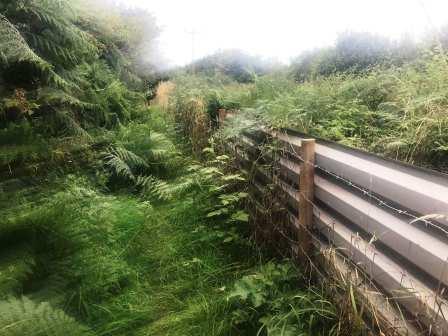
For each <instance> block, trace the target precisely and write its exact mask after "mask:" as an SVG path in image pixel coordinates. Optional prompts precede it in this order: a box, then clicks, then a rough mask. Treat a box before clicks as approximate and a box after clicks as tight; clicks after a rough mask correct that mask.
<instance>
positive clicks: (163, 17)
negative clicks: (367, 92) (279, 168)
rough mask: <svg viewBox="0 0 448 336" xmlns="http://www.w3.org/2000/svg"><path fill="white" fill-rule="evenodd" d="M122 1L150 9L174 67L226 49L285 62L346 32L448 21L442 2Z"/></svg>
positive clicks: (410, 31)
mask: <svg viewBox="0 0 448 336" xmlns="http://www.w3.org/2000/svg"><path fill="white" fill-rule="evenodd" d="M121 2H124V3H126V4H128V5H130V6H138V7H142V8H147V9H149V10H150V11H151V12H152V13H154V15H155V16H156V18H157V21H158V23H159V24H160V25H161V27H162V29H163V32H162V35H161V37H160V42H161V48H162V51H163V52H164V53H165V54H166V55H167V57H168V58H169V60H170V61H171V63H172V64H176V65H183V64H186V63H188V62H190V61H191V60H192V57H194V58H200V57H203V56H205V55H208V54H211V53H213V52H215V51H217V50H220V49H229V48H236V49H242V50H245V51H247V52H249V53H252V54H257V55H261V56H264V57H269V58H277V59H278V60H280V61H283V62H288V61H289V60H290V59H291V58H292V57H294V56H297V55H298V54H299V53H300V52H302V51H304V50H309V49H312V48H316V47H322V46H326V45H330V44H332V43H333V41H334V40H335V38H336V37H337V35H338V33H341V32H344V31H347V30H350V31H352V30H353V31H368V32H372V33H377V34H381V35H385V36H389V37H391V38H402V37H404V36H405V37H409V36H412V37H415V38H419V37H421V36H422V35H424V34H427V33H429V32H431V31H434V30H437V29H438V28H439V27H441V26H442V25H444V24H447V22H446V19H444V16H445V15H444V14H445V13H446V12H447V10H448V2H447V1H443V0H395V1H387V0H378V1H366V0H361V1H359V0H358V1H357V0H346V1H338V2H336V1H328V0H316V1H297V0H281V1H272V0H261V1H253V0H249V1H237V0H228V1H225V2H224V1H222V2H221V1H216V0H212V1H210V0H208V1H206V0H196V1H176V0H165V1H160V2H156V1H146V0H122V1H121ZM192 33H193V34H192ZM192 49H193V50H192Z"/></svg>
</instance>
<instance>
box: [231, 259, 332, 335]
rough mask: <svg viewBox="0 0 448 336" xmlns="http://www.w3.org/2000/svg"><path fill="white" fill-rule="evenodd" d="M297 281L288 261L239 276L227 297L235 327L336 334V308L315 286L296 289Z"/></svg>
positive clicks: (263, 331) (258, 331) (297, 275)
mask: <svg viewBox="0 0 448 336" xmlns="http://www.w3.org/2000/svg"><path fill="white" fill-rule="evenodd" d="M299 281H300V272H299V271H298V270H297V269H296V267H294V265H293V264H292V263H291V262H290V261H285V262H282V263H275V262H268V263H266V264H264V265H262V266H261V267H260V268H259V269H257V270H256V271H255V272H253V273H251V274H249V275H246V276H244V277H242V278H241V279H240V280H238V281H237V282H235V284H234V286H233V288H232V290H231V291H230V293H229V294H228V296H227V300H228V301H229V303H230V304H231V306H232V308H233V310H232V322H233V324H234V326H235V327H237V328H239V329H241V328H243V329H245V330H251V331H252V332H253V333H254V334H255V333H256V335H268V336H277V335H282V336H293V335H294V336H297V335H310V336H311V335H333V334H337V330H336V327H337V315H336V308H335V307H334V306H333V305H332V303H331V302H329V301H327V300H325V299H324V297H323V296H322V294H321V293H320V292H319V291H317V290H316V289H313V288H310V287H306V288H304V289H303V290H301V289H298V288H297V284H298V283H299Z"/></svg>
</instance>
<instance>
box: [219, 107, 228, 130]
mask: <svg viewBox="0 0 448 336" xmlns="http://www.w3.org/2000/svg"><path fill="white" fill-rule="evenodd" d="M226 117H227V110H226V109H223V108H220V109H219V110H218V122H219V127H221V126H222V124H223V122H224V120H225V119H226Z"/></svg>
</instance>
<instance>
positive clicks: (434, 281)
mask: <svg viewBox="0 0 448 336" xmlns="http://www.w3.org/2000/svg"><path fill="white" fill-rule="evenodd" d="M305 138H306V136H305V135H303V134H300V133H297V132H294V131H291V130H283V131H272V130H260V131H257V132H251V133H246V134H245V135H244V136H243V137H242V138H241V139H239V141H238V143H237V144H236V146H235V147H234V148H233V150H235V154H236V156H237V157H238V158H239V162H240V163H241V167H244V168H246V169H247V168H248V167H251V169H252V170H254V171H255V172H256V175H258V176H259V177H258V181H254V183H255V184H257V186H256V190H257V193H261V192H262V186H261V187H260V184H264V185H266V184H269V183H271V184H275V185H276V186H277V187H278V189H279V190H280V191H281V192H282V193H283V194H284V197H282V201H283V202H284V203H285V204H284V207H285V209H286V210H285V211H286V212H287V213H288V218H289V219H290V222H291V225H292V226H293V227H296V229H297V230H298V232H299V235H298V244H297V245H298V246H296V248H297V249H299V250H300V249H303V246H302V245H303V244H306V241H308V240H310V241H313V243H314V246H316V247H317V248H318V249H319V250H320V251H321V252H322V253H321V255H322V256H325V258H324V259H325V260H327V262H326V265H327V266H328V265H329V264H331V265H332V266H333V267H335V268H336V269H339V271H340V269H341V267H342V266H341V265H342V264H343V266H344V267H347V265H349V264H350V265H351V266H350V267H349V268H348V269H350V270H353V269H358V270H360V271H362V274H363V277H364V281H363V282H359V284H358V285H359V288H357V290H358V291H360V292H361V295H362V296H363V297H364V298H365V299H366V300H368V301H369V302H370V304H372V302H374V303H373V305H374V306H375V307H374V308H375V309H376V310H377V311H376V313H378V314H379V315H381V316H382V320H385V321H387V322H388V325H389V328H392V329H390V330H392V331H393V332H391V331H390V330H389V331H388V333H389V334H416V335H417V334H425V335H428V334H429V335H431V334H434V335H438V336H442V335H448V322H447V320H448V302H447V290H446V286H448V221H447V217H446V216H443V215H446V214H447V213H448V178H447V176H444V175H442V174H439V173H436V172H432V171H429V170H424V169H420V168H415V167H412V166H409V165H406V164H402V163H398V162H395V161H391V160H387V159H383V158H380V157H378V156H375V155H372V154H369V153H366V152H363V151H359V150H355V149H350V148H347V147H345V146H341V145H338V144H334V143H330V142H327V141H324V140H317V141H316V144H315V159H314V161H310V160H309V159H307V158H305V157H304V156H306V154H305V153H304V150H303V147H304V146H303V143H304V139H305ZM267 144H269V146H270V148H271V152H272V148H275V150H274V151H275V154H274V155H272V153H271V154H270V155H261V154H260V153H261V151H262V150H261V148H262V147H265V146H266V145H267ZM263 162H264V163H267V164H268V165H270V166H273V167H275V169H274V170H275V173H267V172H266V171H264V170H263V169H261V168H260V163H263ZM308 165H312V168H313V171H314V185H313V191H312V193H311V194H309V192H308V191H306V190H303V186H304V184H303V183H302V181H301V178H303V175H304V173H303V170H304V169H307V167H308ZM301 170H302V171H301ZM308 175H309V172H308V173H307V176H308ZM300 185H302V189H300V188H299V186H300ZM305 191H306V193H305ZM310 196H311V199H309V198H308V197H310ZM305 203H308V204H309V205H310V206H311V209H312V214H313V216H312V223H311V225H308V224H307V223H306V222H304V221H303V219H302V217H303V216H302V217H301V213H302V214H303V213H304V212H306V211H307V210H306V207H304V206H303V205H304V204H305ZM422 217H423V218H422ZM307 232H309V233H307ZM329 250H331V251H336V252H337V255H338V257H337V258H336V257H334V256H333V257H332V258H328V255H329V254H328V251H329ZM325 251H326V252H325ZM341 257H342V258H343V260H345V261H346V262H344V263H342V264H341V262H340V261H339V262H338V261H337V260H340V258H341ZM338 258H339V259H338ZM338 263H339V264H338ZM347 276H348V277H349V276H350V275H347ZM371 286H373V287H374V288H375V293H378V295H379V293H381V294H382V299H380V298H379V297H378V295H376V294H375V295H373V296H372V291H373V289H368V288H371ZM360 289H362V290H360ZM375 302H376V303H375ZM378 302H382V305H383V307H379V305H380V304H379V303H378ZM389 305H393V307H394V308H393V309H391V307H389ZM396 308H398V310H397V309H396ZM383 332H384V330H383Z"/></svg>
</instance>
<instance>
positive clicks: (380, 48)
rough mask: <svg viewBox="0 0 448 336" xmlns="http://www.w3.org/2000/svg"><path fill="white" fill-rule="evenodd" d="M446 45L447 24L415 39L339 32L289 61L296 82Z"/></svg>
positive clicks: (406, 58)
mask: <svg viewBox="0 0 448 336" xmlns="http://www.w3.org/2000/svg"><path fill="white" fill-rule="evenodd" d="M447 47H448V26H446V27H444V28H442V29H441V30H440V32H437V34H436V33H432V34H429V35H427V36H426V38H425V39H424V40H423V41H420V42H416V41H414V40H413V39H412V38H411V37H410V36H404V37H403V38H401V39H399V40H391V39H389V38H387V37H384V36H381V35H376V34H371V33H366V32H345V33H343V34H340V35H339V37H338V38H337V40H336V42H335V44H334V46H331V47H326V48H319V49H315V50H311V51H306V52H304V53H302V54H301V55H300V56H298V57H297V58H296V59H295V60H294V61H293V62H292V65H291V70H292V74H293V77H294V78H295V79H296V80H297V81H298V82H303V81H306V80H310V79H314V78H317V77H325V76H329V75H332V74H338V73H355V74H357V73H362V72H365V71H368V70H369V69H372V68H373V67H376V66H385V67H390V66H401V65H403V64H405V63H408V62H412V61H414V60H416V59H417V58H418V57H419V56H421V55H422V53H423V52H425V51H427V50H433V49H435V48H442V49H446V48H447Z"/></svg>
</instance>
